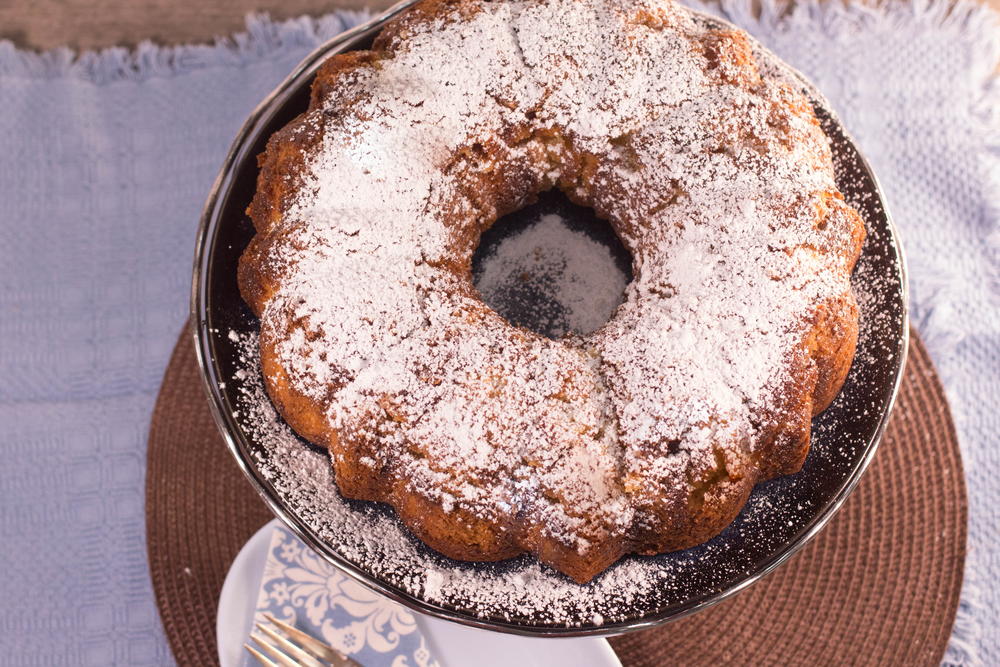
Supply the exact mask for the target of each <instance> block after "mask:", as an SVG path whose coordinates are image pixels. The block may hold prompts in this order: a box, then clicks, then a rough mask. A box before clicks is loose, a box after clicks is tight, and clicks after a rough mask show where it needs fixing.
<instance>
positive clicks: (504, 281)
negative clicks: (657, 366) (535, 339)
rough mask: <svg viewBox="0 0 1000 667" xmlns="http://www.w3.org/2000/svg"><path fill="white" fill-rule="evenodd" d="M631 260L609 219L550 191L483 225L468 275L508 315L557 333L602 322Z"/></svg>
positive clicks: (584, 330)
mask: <svg viewBox="0 0 1000 667" xmlns="http://www.w3.org/2000/svg"><path fill="white" fill-rule="evenodd" d="M631 266H632V257H631V255H630V254H629V252H628V250H626V249H625V246H623V245H622V242H621V241H620V240H619V239H618V236H617V235H616V234H615V232H614V230H613V229H612V228H611V225H609V224H608V223H607V221H605V220H601V219H600V218H598V217H597V216H596V215H595V214H594V211H593V210H592V209H589V208H586V207H583V206H577V205H575V204H573V203H572V202H570V201H569V200H568V199H567V198H566V196H565V195H563V194H562V193H561V192H558V191H550V192H546V193H543V194H541V195H540V196H539V197H538V201H537V202H536V203H534V204H531V205H530V206H526V207H524V208H522V209H521V210H519V211H515V212H514V213H511V214H509V215H505V216H504V217H502V218H500V219H499V220H497V221H496V223H494V225H493V226H492V227H490V228H489V229H488V230H486V232H484V233H483V236H482V238H481V239H480V241H479V247H478V248H477V249H476V252H475V254H474V255H473V256H472V279H473V282H474V283H475V285H476V289H478V290H479V293H480V294H481V295H482V297H483V300H484V301H485V302H486V303H487V304H488V305H489V306H490V307H491V308H493V310H495V311H496V312H498V313H499V314H500V315H502V316H503V317H504V318H506V319H507V321H508V322H511V323H512V324H516V325H518V326H522V327H525V328H526V329H531V330H532V331H535V332H537V333H540V334H542V335H543V336H548V337H549V338H554V339H555V338H561V337H563V336H565V335H566V334H570V333H576V334H581V335H586V334H589V333H591V332H592V331H595V330H597V329H599V328H600V327H601V326H602V325H603V324H604V323H605V322H607V321H608V320H609V319H610V318H611V315H612V314H613V313H614V310H615V308H617V307H618V304H620V303H621V302H622V299H623V297H624V293H625V286H626V285H628V283H629V281H630V280H632V269H631Z"/></svg>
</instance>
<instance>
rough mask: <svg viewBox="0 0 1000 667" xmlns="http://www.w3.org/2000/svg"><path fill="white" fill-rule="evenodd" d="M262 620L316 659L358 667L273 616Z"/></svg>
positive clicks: (346, 658)
mask: <svg viewBox="0 0 1000 667" xmlns="http://www.w3.org/2000/svg"><path fill="white" fill-rule="evenodd" d="M264 618H266V619H267V620H269V621H270V622H271V623H273V624H274V625H275V626H277V627H278V629H280V630H281V631H282V632H284V633H285V634H286V635H288V636H289V637H291V638H292V639H294V640H295V641H297V642H298V643H299V644H301V645H302V648H304V649H305V650H307V651H309V652H310V653H312V654H313V655H314V656H316V657H317V658H320V659H321V660H326V661H328V662H332V663H334V664H338V663H339V664H342V665H344V667H360V666H359V665H358V663H357V662H355V661H354V660H351V659H350V658H348V657H347V656H346V655H344V654H343V653H341V652H340V651H338V650H337V649H335V648H333V647H332V646H330V645H329V644H325V643H323V642H321V641H320V640H318V639H316V638H315V637H313V636H312V635H310V634H308V633H305V632H302V631H301V630H299V629H298V628H296V627H294V626H291V625H289V624H288V623H285V622H283V621H279V620H278V619H276V618H275V617H274V616H271V615H270V614H264Z"/></svg>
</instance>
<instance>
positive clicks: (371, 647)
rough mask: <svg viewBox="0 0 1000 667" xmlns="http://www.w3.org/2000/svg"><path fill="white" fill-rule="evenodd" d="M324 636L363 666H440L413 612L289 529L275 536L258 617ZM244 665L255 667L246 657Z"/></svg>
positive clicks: (267, 562) (259, 597) (257, 613)
mask: <svg viewBox="0 0 1000 667" xmlns="http://www.w3.org/2000/svg"><path fill="white" fill-rule="evenodd" d="M265 613H268V614H271V615H272V616H274V617H275V618H277V619H279V620H282V621H285V622H286V623H290V624H292V625H294V626H296V627H297V628H299V629H300V630H304V631H305V632H308V633H309V634H311V635H313V636H314V637H318V638H319V639H322V640H323V641H325V642H326V643H327V644H330V645H331V646H333V647H334V648H336V649H337V650H338V651H340V652H341V653H344V654H345V655H349V656H350V657H351V658H352V659H353V660H355V661H357V662H359V663H361V664H362V665H364V667H383V666H384V667H439V665H438V662H437V661H436V660H435V659H434V657H433V656H432V655H431V652H430V649H429V648H428V647H427V642H426V640H425V638H424V636H423V634H422V633H421V632H420V628H419V627H418V626H417V621H416V619H415V618H414V616H413V614H412V613H411V612H410V611H409V610H407V609H405V608H404V607H402V606H400V605H398V604H396V603H395V602H392V601H391V600H389V599H387V598H385V597H383V596H381V595H379V594H378V593H376V592H374V591H372V590H371V589H369V588H367V587H365V586H364V585H362V584H359V583H358V582H357V581H355V580H354V579H351V578H350V577H348V576H347V575H346V574H344V573H343V572H341V571H340V570H338V569H337V568H335V567H334V566H333V565H331V564H330V563H328V562H327V561H325V560H323V558H322V557H320V556H319V555H318V554H317V553H316V552H314V551H313V550H311V549H310V548H309V547H307V546H306V545H305V544H303V542H302V541H301V540H299V538H298V537H296V536H295V535H293V534H292V533H291V532H290V531H289V530H287V529H286V528H284V527H281V526H279V527H276V528H275V529H274V533H273V534H272V535H271V544H270V546H269V547H268V552H267V561H266V563H265V565H264V573H263V575H262V577H261V582H260V589H259V591H258V593H257V608H256V611H255V612H254V620H255V621H257V622H263V621H264V617H263V614H265ZM244 664H245V665H247V666H248V667H250V666H255V665H256V663H255V661H254V660H253V659H252V658H250V657H249V656H247V658H246V659H245V660H244Z"/></svg>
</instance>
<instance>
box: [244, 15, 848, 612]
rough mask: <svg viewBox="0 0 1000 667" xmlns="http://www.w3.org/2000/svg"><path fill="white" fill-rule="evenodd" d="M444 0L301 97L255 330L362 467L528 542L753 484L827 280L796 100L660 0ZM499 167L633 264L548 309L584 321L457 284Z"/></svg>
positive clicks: (838, 249)
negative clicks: (598, 297) (304, 151)
mask: <svg viewBox="0 0 1000 667" xmlns="http://www.w3.org/2000/svg"><path fill="white" fill-rule="evenodd" d="M467 9H469V10H470V11H468V12H467V13H466V14H465V15H463V16H462V17H461V18H459V17H458V16H457V15H455V16H452V15H446V16H439V17H436V18H435V19H433V20H430V21H425V22H422V23H420V22H417V23H412V24H410V25H408V27H407V31H406V33H405V39H402V40H400V41H399V42H398V43H394V44H392V45H391V51H390V55H387V56H386V57H384V58H382V59H381V60H380V61H379V66H378V67H364V68H360V69H357V70H354V71H352V72H351V73H350V74H345V75H344V76H342V77H340V78H339V79H338V80H337V82H336V83H335V84H334V87H333V88H332V89H331V91H330V93H329V95H328V96H327V98H325V100H324V102H323V104H322V105H321V106H320V107H319V108H316V109H314V110H313V111H311V112H310V114H309V115H308V116H307V117H306V120H305V121H304V125H303V127H304V128H310V127H311V128H312V129H313V130H316V131H319V130H317V128H320V129H321V134H322V141H321V142H320V144H319V146H318V148H317V149H315V150H314V151H313V152H312V153H311V154H310V155H309V156H308V161H307V166H306V170H305V174H304V175H303V182H302V185H301V187H300V188H299V194H298V196H297V197H294V198H293V199H292V200H291V201H290V202H287V204H285V206H284V208H283V209H282V211H281V216H280V217H281V220H280V222H279V223H277V224H275V225H274V226H273V227H272V228H271V229H270V230H268V231H267V234H268V236H267V243H268V246H267V249H268V253H267V257H268V259H267V262H268V266H267V269H268V270H269V271H270V272H271V273H273V274H274V275H276V276H278V278H277V279H276V280H275V285H274V290H273V292H272V293H271V294H269V297H268V299H267V300H266V303H264V304H263V307H262V309H261V310H262V313H261V327H262V340H264V341H265V342H266V343H268V344H270V345H273V350H274V353H275V355H276V357H277V359H278V360H279V362H280V364H281V366H282V368H283V369H284V371H285V373H286V374H287V376H288V378H289V380H290V382H291V384H292V386H293V388H294V389H296V390H297V391H298V392H300V393H301V394H303V395H305V396H307V397H310V398H312V399H314V400H315V401H316V403H317V404H318V405H320V406H322V408H323V410H324V412H325V415H324V417H325V419H326V421H327V423H328V425H329V428H330V429H332V431H334V432H336V434H337V436H338V439H339V441H340V442H343V443H351V444H352V445H355V446H356V447H357V448H358V449H359V450H361V449H363V450H364V451H365V452H366V456H365V457H362V459H361V461H362V463H363V462H364V461H365V460H368V461H371V462H372V465H371V475H372V476H373V477H376V478H377V477H380V476H389V477H391V478H393V479H399V480H403V481H405V483H406V484H407V485H408V488H409V489H410V491H411V492H412V493H414V494H419V495H421V496H423V497H426V498H428V499H430V500H432V501H435V502H437V503H439V504H440V505H441V506H443V507H446V508H452V509H454V510H455V511H456V512H462V513H465V515H467V516H475V517H481V518H484V519H486V520H488V521H493V522H495V523H496V525H498V526H501V527H504V526H511V525H512V524H511V522H512V521H513V519H512V517H515V516H516V517H518V521H520V522H522V523H523V524H527V525H537V526H539V527H540V529H539V530H538V531H537V532H533V533H532V534H531V536H526V535H524V534H516V535H515V533H516V532H517V531H515V530H513V528H512V529H511V533H510V535H512V536H511V537H510V539H513V540H517V545H518V546H519V547H521V548H523V549H525V550H529V551H531V550H538V549H539V545H540V543H541V542H540V541H541V540H554V541H555V542H558V543H559V544H561V545H563V546H567V547H569V548H570V549H573V550H575V551H576V552H577V553H579V554H580V555H581V556H582V557H586V556H587V555H588V554H591V553H597V552H599V550H601V549H604V548H606V547H607V545H609V544H611V545H613V544H619V545H621V548H622V549H626V546H625V545H627V544H629V540H630V539H638V538H636V537H635V534H636V531H638V530H642V531H647V532H650V533H653V534H661V535H671V534H674V533H676V534H677V535H683V534H686V533H685V531H689V530H691V526H690V525H689V524H686V523H683V521H690V519H680V518H677V519H674V518H665V516H666V515H668V514H669V513H670V512H669V511H668V510H669V508H670V507H673V506H675V505H676V504H677V503H686V502H687V498H688V494H689V493H691V488H692V487H693V486H694V485H697V484H707V483H708V482H707V480H713V479H719V478H722V477H728V476H729V475H730V474H731V473H732V474H733V478H734V479H735V478H736V475H735V473H737V472H738V473H739V478H740V479H743V480H744V483H749V484H751V485H752V483H753V481H755V479H756V469H755V468H754V466H755V465H756V463H755V460H756V458H755V457H756V456H757V455H758V454H759V452H758V451H757V450H756V448H757V447H758V446H759V445H760V442H761V438H760V437H758V434H759V432H761V431H764V432H766V431H767V430H768V429H769V428H771V427H772V426H773V425H774V424H775V423H777V422H778V419H779V416H778V415H783V414H784V411H785V410H786V409H788V404H791V403H792V402H793V399H794V400H795V401H799V402H801V396H800V395H798V398H795V397H793V396H791V394H790V390H791V385H792V384H793V383H794V380H793V379H791V373H792V369H793V367H794V365H795V364H796V363H801V359H798V358H797V356H796V355H797V354H800V353H799V348H800V344H801V341H802V339H803V338H804V336H806V334H807V331H808V323H809V322H810V319H811V315H812V313H814V312H815V311H816V309H817V308H818V307H819V306H820V305H823V304H827V303H835V302H840V301H850V300H851V299H852V297H851V296H850V285H849V269H850V265H851V263H852V262H853V256H852V255H851V253H850V252H845V251H844V249H846V248H850V247H852V243H851V239H852V236H853V235H854V234H855V233H856V231H857V230H856V224H857V219H856V216H854V215H853V212H852V211H851V210H850V209H849V208H848V207H847V206H846V205H845V204H844V203H843V202H842V200H841V199H840V198H839V195H838V194H837V192H836V185H835V183H834V180H833V172H832V169H831V167H830V162H829V147H828V145H827V143H826V140H825V138H824V136H823V134H822V132H821V131H820V129H819V127H818V126H817V125H816V124H815V121H814V119H813V117H812V114H811V111H808V105H807V104H806V103H804V101H803V100H802V98H801V97H800V96H798V94H795V93H792V91H791V90H790V89H789V88H788V87H787V86H785V85H784V84H783V83H781V82H780V81H772V80H770V79H768V78H765V79H764V80H762V79H761V78H760V77H759V73H758V72H757V70H756V68H755V67H754V66H753V64H752V61H750V60H746V61H741V52H740V47H739V44H737V43H730V42H727V41H726V38H724V37H720V36H719V35H717V34H714V33H712V32H711V31H709V30H708V29H706V28H705V27H704V26H703V25H702V24H701V23H699V22H697V21H695V20H693V19H692V17H691V16H690V15H689V14H688V13H687V12H686V11H685V10H683V9H680V8H679V7H677V6H676V5H674V4H673V3H670V2H661V1H657V0H647V1H645V2H632V1H626V0H527V1H523V2H518V1H511V2H503V3H470V4H469V6H468V7H467ZM459 53H460V54H461V57H455V54H459ZM345 100H349V103H348V102H345ZM497 182H515V183H518V184H520V185H518V186H517V187H516V188H515V190H516V192H515V193H514V195H513V196H514V197H515V199H517V200H518V201H523V200H525V199H527V198H528V197H530V196H531V195H533V194H535V193H537V192H540V191H543V190H545V189H548V188H551V187H554V186H555V187H559V188H561V189H563V190H564V191H566V192H567V193H569V194H570V195H571V196H573V197H574V198H576V199H577V200H579V201H581V202H583V203H586V204H588V205H590V206H592V207H593V208H594V209H595V210H597V211H599V212H600V213H601V215H603V216H605V217H607V218H608V219H609V220H610V221H611V223H612V225H613V226H614V227H615V229H616V231H617V232H618V234H619V236H620V237H621V239H622V241H623V243H624V244H625V245H626V247H627V248H628V249H629V251H630V252H631V253H632V255H633V257H634V259H635V278H634V280H633V281H632V282H631V283H630V284H629V285H628V287H627V288H626V290H625V299H624V302H623V303H622V304H621V306H620V307H619V308H618V309H617V311H616V312H615V315H614V317H613V318H612V319H611V320H610V321H609V322H608V323H607V324H606V325H605V326H602V327H600V328H598V329H597V330H595V331H591V332H588V331H586V330H587V329H590V328H592V327H591V326H590V325H592V324H595V323H596V320H597V319H599V318H598V317H597V316H596V314H595V315H594V316H593V317H590V316H587V317H586V321H571V320H570V318H569V317H568V318H567V325H566V329H567V330H574V329H575V330H578V331H580V332H581V333H584V334H587V335H584V336H576V337H569V338H565V339H561V340H550V339H547V338H544V337H541V336H538V335H536V334H533V333H531V332H528V331H525V330H522V329H517V328H515V327H512V326H510V325H509V324H508V323H507V322H506V321H504V320H503V319H502V318H501V317H500V316H499V315H497V313H495V312H493V311H492V310H490V309H489V308H487V307H486V306H485V305H484V304H483V303H482V302H481V300H480V299H479V298H478V297H477V295H476V294H475V291H474V289H473V288H472V286H471V280H470V276H469V272H468V264H469V261H470V257H471V253H472V251H473V250H474V239H475V238H476V237H477V234H478V230H480V229H482V228H483V227H484V226H486V225H488V224H489V223H490V222H492V221H493V220H495V218H496V216H497V214H498V212H499V210H500V209H501V208H502V206H508V207H509V206H511V205H516V204H517V203H518V201H514V202H509V201H506V202H504V200H505V197H507V198H509V197H510V196H512V195H511V194H510V193H506V194H505V193H499V194H498V193H492V194H491V192H492V191H491V190H490V188H491V187H492V186H493V185H494V184H495V183H497ZM545 231H546V230H545V228H544V227H543V228H542V230H541V232H542V233H545ZM580 249H581V248H579V247H577V250H580ZM579 284H582V283H578V282H576V281H572V280H571V281H570V282H569V284H567V285H561V286H560V287H561V288H568V292H564V294H566V295H567V297H568V298H570V299H574V298H577V297H576V296H574V295H573V290H574V289H575V288H576V286H577V285H579ZM615 287H616V285H615V284H614V283H613V282H612V283H609V284H608V285H606V286H605V288H606V289H607V290H608V293H611V292H613V291H614V288H615ZM572 312H573V315H572V317H574V318H575V317H581V318H582V317H583V316H584V313H583V311H577V310H575V309H574V310H573V311H572ZM786 403H787V404H786ZM782 418H783V417H782ZM373 443H374V444H373ZM300 449H301V447H300ZM289 463H294V461H290V462H289ZM299 463H301V464H302V465H310V466H313V465H315V466H316V470H314V471H312V472H313V473H315V474H316V475H317V477H316V482H315V484H316V486H315V488H314V490H313V492H314V493H331V491H326V492H324V491H323V490H322V489H323V487H324V485H329V486H330V487H331V488H332V486H333V483H332V479H331V475H330V473H329V472H326V473H325V474H321V473H320V471H319V467H321V466H318V464H314V463H312V462H305V461H300V462H299ZM331 502H332V500H331ZM450 512H451V510H449V513H450ZM671 516H672V515H671ZM671 521H678V522H680V523H677V524H671V523H670V522H671ZM500 530H501V532H504V531H506V530H507V528H501V529H500ZM636 562H638V561H636ZM533 567H536V568H537V566H533ZM634 567H639V566H634V565H632V564H631V561H630V564H627V565H625V566H623V567H620V568H617V569H616V570H615V572H616V573H620V574H616V575H614V577H618V576H620V577H625V578H629V577H631V575H630V574H629V573H630V572H632V569H631V568H634ZM614 577H611V579H614ZM634 578H635V579H636V580H637V581H639V580H641V581H642V582H644V583H643V584H642V586H644V585H649V582H648V579H644V578H643V577H639V576H638V575H636V576H635V577H634ZM601 581H602V582H603V581H605V580H604V579H602V580H601ZM447 585H448V582H439V583H435V584H434V585H433V586H431V588H432V589H435V590H436V589H440V590H445V589H446V588H447ZM602 585H603V584H602ZM635 587H639V588H641V586H640V584H638V583H637V584H636V585H635V586H633V587H632V588H635ZM508 588H509V587H508ZM613 590H614V589H613V587H612V588H609V591H608V593H609V594H612V591H613ZM508 594H509V591H508ZM636 594H641V593H636ZM581 604H583V603H582V602H581Z"/></svg>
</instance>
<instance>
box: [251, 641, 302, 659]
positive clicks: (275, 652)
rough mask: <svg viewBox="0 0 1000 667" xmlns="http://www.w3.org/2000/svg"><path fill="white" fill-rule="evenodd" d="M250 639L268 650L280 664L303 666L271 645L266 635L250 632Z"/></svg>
mask: <svg viewBox="0 0 1000 667" xmlns="http://www.w3.org/2000/svg"><path fill="white" fill-rule="evenodd" d="M250 639H252V640H254V641H255V642H257V646H259V647H261V648H262V649H264V651H266V652H267V653H268V654H269V655H271V657H273V658H274V659H275V660H277V661H278V665H280V666H281V667H302V665H300V664H299V663H297V662H295V661H294V660H292V659H291V658H289V657H288V656H287V655H285V654H284V653H282V652H281V651H279V650H278V649H277V648H275V647H274V646H271V645H270V644H269V643H268V642H267V639H265V638H264V637H261V636H260V635H258V634H256V633H250ZM272 664H273V663H272Z"/></svg>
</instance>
